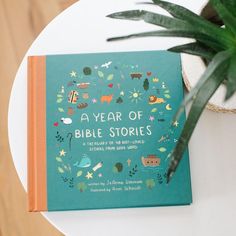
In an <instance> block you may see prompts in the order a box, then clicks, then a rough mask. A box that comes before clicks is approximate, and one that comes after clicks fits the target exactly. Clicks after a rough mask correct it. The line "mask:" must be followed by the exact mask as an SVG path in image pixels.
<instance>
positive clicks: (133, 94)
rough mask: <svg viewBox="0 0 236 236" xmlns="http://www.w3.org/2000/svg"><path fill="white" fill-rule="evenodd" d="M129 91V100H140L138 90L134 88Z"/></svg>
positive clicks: (136, 101) (140, 95)
mask: <svg viewBox="0 0 236 236" xmlns="http://www.w3.org/2000/svg"><path fill="white" fill-rule="evenodd" d="M129 93H130V96H129V98H130V100H131V102H135V103H138V101H140V100H142V98H141V97H142V93H140V91H139V90H136V89H135V88H134V90H133V91H129Z"/></svg>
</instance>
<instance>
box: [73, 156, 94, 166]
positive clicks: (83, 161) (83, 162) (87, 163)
mask: <svg viewBox="0 0 236 236" xmlns="http://www.w3.org/2000/svg"><path fill="white" fill-rule="evenodd" d="M73 166H76V167H79V168H87V167H89V166H91V160H90V159H89V158H88V157H83V158H82V159H81V161H80V162H79V161H77V162H76V163H74V164H73Z"/></svg>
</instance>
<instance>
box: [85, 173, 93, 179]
mask: <svg viewBox="0 0 236 236" xmlns="http://www.w3.org/2000/svg"><path fill="white" fill-rule="evenodd" d="M85 177H86V178H87V179H92V178H93V173H90V172H87V175H86V176H85Z"/></svg>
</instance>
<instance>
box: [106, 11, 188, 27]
mask: <svg viewBox="0 0 236 236" xmlns="http://www.w3.org/2000/svg"><path fill="white" fill-rule="evenodd" d="M107 17H110V18H115V19H124V20H134V21H139V20H143V21H145V22H147V23H150V24H154V25H158V26H162V27H165V28H167V29H184V28H186V27H187V26H189V24H187V23H186V22H184V21H182V20H179V19H175V18H172V17H169V16H164V15H160V14H158V13H153V12H149V11H144V10H131V11H122V12H116V13H113V14H110V15H108V16H107Z"/></svg>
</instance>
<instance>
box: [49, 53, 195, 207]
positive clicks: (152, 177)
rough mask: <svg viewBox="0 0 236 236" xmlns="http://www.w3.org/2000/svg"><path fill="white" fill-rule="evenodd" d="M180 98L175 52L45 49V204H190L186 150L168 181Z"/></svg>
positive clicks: (177, 128)
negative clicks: (74, 52)
mask: <svg viewBox="0 0 236 236" xmlns="http://www.w3.org/2000/svg"><path fill="white" fill-rule="evenodd" d="M182 99H183V87H182V78H181V63H180V56H179V55H177V54H173V53H169V52H165V51H148V52H122V53H97V54H80V55H61V56H59V55H56V56H47V57H46V162H47V173H46V176H47V208H48V210H49V211H52V210H69V209H99V208H117V207H143V206H158V205H181V204H183V205H184V204H190V203H191V201H192V196H191V184H190V171H189V160H188V153H187V152H186V153H185V155H184V158H183V160H182V162H181V164H180V166H179V168H178V170H177V173H176V175H175V177H174V178H173V180H172V181H171V183H170V184H168V185H167V184H166V170H167V167H168V164H169V160H170V153H171V150H172V149H173V147H174V146H175V144H176V142H177V139H178V137H179V135H180V131H181V129H182V127H183V123H184V121H185V117H184V116H182V117H181V119H180V120H178V121H172V118H173V116H174V114H175V112H176V110H177V108H178V106H179V104H180V102H181V101H182Z"/></svg>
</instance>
